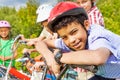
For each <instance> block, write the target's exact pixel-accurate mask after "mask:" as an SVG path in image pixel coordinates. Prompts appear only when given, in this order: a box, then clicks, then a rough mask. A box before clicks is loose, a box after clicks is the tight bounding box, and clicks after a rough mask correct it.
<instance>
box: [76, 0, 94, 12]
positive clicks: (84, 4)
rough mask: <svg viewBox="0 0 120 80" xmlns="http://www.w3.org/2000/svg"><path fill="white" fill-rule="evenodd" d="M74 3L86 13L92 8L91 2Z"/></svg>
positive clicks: (79, 0)
mask: <svg viewBox="0 0 120 80" xmlns="http://www.w3.org/2000/svg"><path fill="white" fill-rule="evenodd" d="M76 3H77V4H78V5H80V6H82V7H83V8H84V9H85V10H86V11H87V12H88V11H89V10H90V9H91V7H92V2H91V0H76Z"/></svg>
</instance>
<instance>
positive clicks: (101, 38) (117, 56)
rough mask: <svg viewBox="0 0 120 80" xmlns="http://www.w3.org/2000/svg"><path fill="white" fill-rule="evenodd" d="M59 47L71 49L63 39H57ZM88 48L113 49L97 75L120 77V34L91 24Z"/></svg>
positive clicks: (99, 67)
mask: <svg viewBox="0 0 120 80" xmlns="http://www.w3.org/2000/svg"><path fill="white" fill-rule="evenodd" d="M55 45H56V47H57V48H60V49H62V50H64V51H65V50H66V51H69V50H70V49H69V48H66V46H65V44H64V43H63V41H62V39H59V40H56V42H55ZM87 46H88V49H89V50H96V49H98V48H100V47H105V48H107V49H109V50H110V51H111V53H112V54H111V55H110V57H109V58H108V60H107V62H106V63H105V64H103V65H100V66H98V71H97V73H96V75H99V76H102V77H105V78H120V36H118V35H116V34H114V33H112V32H110V31H109V30H107V29H105V28H104V27H101V26H100V25H96V24H95V25H91V26H90V28H89V30H88V45H87Z"/></svg>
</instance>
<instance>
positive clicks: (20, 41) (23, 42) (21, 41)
mask: <svg viewBox="0 0 120 80" xmlns="http://www.w3.org/2000/svg"><path fill="white" fill-rule="evenodd" d="M19 43H21V44H26V43H27V41H24V40H19Z"/></svg>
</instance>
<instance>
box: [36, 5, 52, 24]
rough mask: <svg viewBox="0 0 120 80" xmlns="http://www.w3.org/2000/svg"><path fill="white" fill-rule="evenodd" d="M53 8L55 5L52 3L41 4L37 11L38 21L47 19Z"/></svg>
mask: <svg viewBox="0 0 120 80" xmlns="http://www.w3.org/2000/svg"><path fill="white" fill-rule="evenodd" d="M52 8H53V6H52V5H51V4H42V5H40V6H39V7H38V9H37V11H36V14H38V16H37V21H36V22H37V23H38V22H42V21H45V20H47V19H48V17H49V15H50V12H51V10H52Z"/></svg>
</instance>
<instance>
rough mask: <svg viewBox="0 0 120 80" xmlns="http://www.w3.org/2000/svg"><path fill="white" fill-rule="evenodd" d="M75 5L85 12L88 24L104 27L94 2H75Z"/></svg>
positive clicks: (83, 0) (88, 0)
mask: <svg viewBox="0 0 120 80" xmlns="http://www.w3.org/2000/svg"><path fill="white" fill-rule="evenodd" d="M76 3H77V4H78V5H80V6H82V7H83V8H84V9H85V10H86V11H87V13H88V18H89V22H90V24H99V25H101V26H103V27H104V26H105V25H104V19H103V16H102V14H101V12H100V11H99V9H98V8H97V6H96V0H76Z"/></svg>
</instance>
